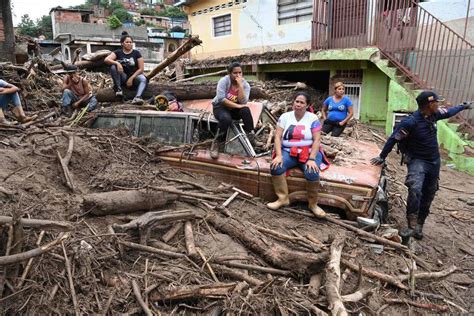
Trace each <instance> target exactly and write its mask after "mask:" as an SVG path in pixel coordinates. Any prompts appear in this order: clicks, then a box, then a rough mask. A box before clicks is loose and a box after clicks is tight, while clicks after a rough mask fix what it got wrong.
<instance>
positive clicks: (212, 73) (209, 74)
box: [175, 70, 227, 82]
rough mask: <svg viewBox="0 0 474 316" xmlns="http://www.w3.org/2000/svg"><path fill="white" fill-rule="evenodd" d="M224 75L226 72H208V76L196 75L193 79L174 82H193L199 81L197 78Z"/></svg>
mask: <svg viewBox="0 0 474 316" xmlns="http://www.w3.org/2000/svg"><path fill="white" fill-rule="evenodd" d="M226 74H227V70H219V71H216V72H210V73H208V74H203V75H197V76H194V77H189V78H185V79H180V80H176V81H175V82H186V81H193V80H195V79H199V78H207V77H212V76H224V75H226Z"/></svg>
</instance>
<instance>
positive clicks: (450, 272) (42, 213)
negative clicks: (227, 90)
mask: <svg viewBox="0 0 474 316" xmlns="http://www.w3.org/2000/svg"><path fill="white" fill-rule="evenodd" d="M2 67H3V68H1V71H2V73H1V75H2V76H5V77H4V78H5V79H6V80H11V82H12V83H14V84H18V85H19V86H21V88H22V90H23V91H25V93H27V94H28V96H27V97H25V96H24V95H23V98H25V99H27V102H28V110H29V111H33V112H39V113H41V112H45V113H48V112H54V113H56V112H55V111H57V110H58V109H59V103H58V102H59V90H57V88H56V84H57V83H58V79H59V77H58V76H57V75H55V74H53V73H49V72H47V71H44V72H43V71H40V70H38V69H39V68H40V67H41V66H38V65H36V66H35V67H32V70H34V72H33V71H30V72H29V73H28V72H25V73H24V74H23V70H18V69H14V71H13V68H8V67H7V66H2ZM22 69H23V68H22ZM26 70H27V71H28V69H26ZM15 73H16V74H15ZM85 75H86V76H87V78H88V80H89V81H90V82H91V83H92V86H93V87H94V89H102V88H104V87H107V86H110V82H109V81H110V79H109V78H108V76H106V75H104V74H101V73H90V72H85ZM8 76H10V77H8ZM15 76H17V77H15ZM265 85H266V86H263V85H262V84H258V85H257V87H258V88H261V89H262V90H264V91H265V92H266V93H268V94H270V95H272V96H273V97H274V98H275V99H269V101H268V103H276V102H278V101H279V102H283V101H284V102H285V105H284V106H282V107H275V108H281V111H285V110H286V107H287V106H288V103H287V102H288V101H289V100H290V98H291V97H292V94H293V91H294V88H295V86H293V87H288V86H287V87H281V86H284V85H290V83H282V82H279V83H277V82H270V83H265ZM291 85H294V84H291ZM277 86H280V88H278V87H277ZM263 87H264V88H263ZM272 93H274V94H272ZM316 93H317V92H316V91H314V92H312V94H313V96H317V95H316ZM324 97H325V96H323V95H319V96H318V97H316V98H315V99H317V100H319V101H321V100H323V98H324ZM53 101H54V102H55V103H54V102H53ZM270 108H271V109H273V108H274V107H272V106H270ZM279 111H280V110H279ZM276 113H278V111H277V112H276ZM46 116H47V115H45V114H42V115H41V116H40V119H38V120H37V121H35V122H33V124H30V125H28V126H22V125H18V126H15V125H13V126H0V159H1V160H2V168H1V169H0V179H1V180H2V181H1V184H0V209H1V213H0V215H1V216H0V225H1V226H0V229H1V231H2V234H1V235H0V236H1V237H0V238H1V239H2V240H1V243H0V245H2V246H1V247H0V275H1V276H2V277H1V278H0V302H1V304H0V310H1V311H2V312H3V313H10V314H16V313H23V314H46V313H48V314H50V313H57V314H65V313H74V314H77V315H79V314H99V313H100V314H104V315H106V314H110V315H113V314H118V313H127V314H146V315H153V314H157V315H159V314H162V315H171V314H178V313H179V314H183V315H184V314H192V315H208V314H213V315H220V314H230V315H233V314H244V315H263V314H265V315H266V314H281V315H289V314H296V315H299V314H311V315H327V314H328V313H331V311H332V312H333V313H335V312H337V313H338V314H340V315H344V314H347V313H351V314H352V313H354V314H359V313H360V314H382V313H383V314H390V315H395V314H407V313H409V312H412V311H416V312H417V313H449V314H462V313H469V312H472V306H473V305H474V304H473V297H474V296H473V295H472V284H473V277H472V271H473V269H474V265H473V260H472V256H473V255H474V250H473V249H472V247H471V246H470V244H469V239H472V236H471V233H470V232H471V231H472V224H473V223H472V216H470V214H471V211H470V207H469V205H471V206H472V202H473V201H472V199H471V198H470V196H469V195H468V194H466V192H465V191H464V190H459V189H458V190H456V187H460V188H462V187H468V188H469V187H472V185H473V184H474V183H473V182H472V178H469V177H468V176H466V175H463V174H462V173H459V172H456V171H453V170H449V169H447V168H445V167H444V170H443V172H445V173H449V176H447V177H446V179H445V180H444V182H442V183H441V187H442V191H440V193H439V198H437V200H435V201H436V205H435V206H434V210H433V213H434V214H433V215H432V216H431V217H430V218H433V220H434V221H435V223H434V224H433V223H431V222H430V223H427V228H426V231H427V233H426V235H427V236H426V237H425V239H424V240H423V241H422V242H418V243H416V242H415V243H414V244H413V245H412V246H413V247H412V248H408V247H406V246H403V245H401V244H400V240H399V239H398V238H397V237H398V234H397V233H396V231H397V228H399V227H400V226H401V225H403V221H404V220H403V217H404V215H403V208H404V205H403V204H404V200H405V198H406V190H405V189H404V186H403V174H404V171H402V170H403V169H402V167H400V166H398V161H397V159H396V158H391V160H390V163H389V166H388V168H387V175H386V176H387V177H388V178H389V180H390V181H389V183H390V184H389V189H388V190H389V197H390V205H391V209H390V217H389V222H388V223H387V224H384V225H381V226H380V227H377V229H376V230H375V231H374V232H367V231H364V230H361V229H358V228H357V227H356V226H355V225H354V223H353V222H349V221H345V220H344V219H343V218H340V217H339V215H337V214H331V215H330V216H329V217H328V218H327V219H325V220H321V219H316V218H314V216H313V215H312V213H311V212H310V211H308V210H307V209H306V208H305V206H304V205H294V206H292V207H287V208H283V209H282V210H281V211H271V210H269V209H267V208H266V207H265V204H264V201H261V200H260V199H259V198H256V197H253V196H251V195H249V194H248V193H246V192H243V191H240V190H237V189H236V188H234V187H233V186H232V184H230V183H221V182H218V181H217V180H216V179H213V178H209V177H203V176H199V175H196V174H192V173H189V172H185V171H181V170H179V169H176V168H172V167H170V166H169V165H167V164H165V163H163V162H161V161H160V159H159V157H157V155H156V153H157V152H158V151H159V150H160V148H161V145H160V144H159V143H156V142H154V141H152V140H149V139H138V138H134V137H132V136H130V135H129V132H128V131H127V130H120V129H116V130H98V129H94V130H91V129H87V128H82V127H77V126H76V127H70V125H71V124H70V123H71V121H72V120H73V119H74V116H73V117H72V118H70V119H69V118H64V117H63V118H60V117H59V116H58V115H56V114H55V115H51V116H49V117H48V119H44V118H45V117H46ZM269 126H270V125H268V124H265V123H264V122H261V124H260V126H259V129H261V132H260V134H259V141H260V142H261V145H262V146H263V147H262V150H261V151H262V152H264V151H267V150H269V149H270V148H271V145H272V144H271V140H272V137H271V133H272V131H271V128H270V127H269ZM381 135H383V132H382V131H380V130H377V129H375V128H372V127H367V126H364V125H362V124H358V123H357V122H355V123H353V125H352V126H350V127H348V128H346V130H345V134H344V136H343V137H342V138H337V139H336V138H332V137H324V138H323V139H322V143H323V145H324V146H325V149H326V152H327V153H328V156H329V157H330V158H331V159H333V161H336V160H337V159H340V160H341V161H343V160H344V158H345V157H347V156H350V155H351V154H353V153H351V152H348V151H347V149H346V148H345V147H344V140H345V139H347V138H355V139H359V140H367V141H372V142H373V141H376V142H378V143H379V144H382V143H383V141H384V137H383V136H381ZM178 149H179V148H178ZM448 178H449V179H448ZM443 187H444V189H443ZM446 188H447V189H446ZM443 190H444V191H443ZM236 193H238V194H236ZM468 193H469V192H468ZM469 203H471V204H469ZM469 227H471V229H470V228H469ZM394 231H395V233H394Z"/></svg>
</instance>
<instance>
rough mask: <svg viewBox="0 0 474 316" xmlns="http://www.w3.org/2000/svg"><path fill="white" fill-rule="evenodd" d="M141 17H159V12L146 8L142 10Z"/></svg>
mask: <svg viewBox="0 0 474 316" xmlns="http://www.w3.org/2000/svg"><path fill="white" fill-rule="evenodd" d="M140 14H141V15H157V12H156V10H155V9H152V8H144V9H141V10H140Z"/></svg>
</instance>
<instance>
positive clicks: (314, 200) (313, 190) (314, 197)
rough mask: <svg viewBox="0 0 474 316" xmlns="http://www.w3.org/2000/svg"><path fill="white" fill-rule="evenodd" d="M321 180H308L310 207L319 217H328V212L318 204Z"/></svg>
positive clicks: (307, 188)
mask: <svg viewBox="0 0 474 316" xmlns="http://www.w3.org/2000/svg"><path fill="white" fill-rule="evenodd" d="M319 187H320V185H319V181H307V182H306V191H307V193H308V207H309V209H310V210H311V211H312V212H313V214H314V215H315V216H316V217H317V218H324V217H326V212H324V211H323V209H322V208H320V207H319V206H318V192H319Z"/></svg>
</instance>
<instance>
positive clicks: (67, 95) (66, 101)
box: [62, 89, 97, 112]
mask: <svg viewBox="0 0 474 316" xmlns="http://www.w3.org/2000/svg"><path fill="white" fill-rule="evenodd" d="M79 99H80V98H79V97H78V96H77V95H76V94H75V93H74V92H72V91H71V90H69V89H64V92H63V98H62V103H63V108H64V109H66V108H68V107H70V106H71V105H72V104H73V103H74V102H76V101H78V100H79ZM86 102H87V111H88V112H90V111H94V109H95V108H96V106H97V99H96V98H95V96H91V97H90V99H88V100H87V99H86Z"/></svg>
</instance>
